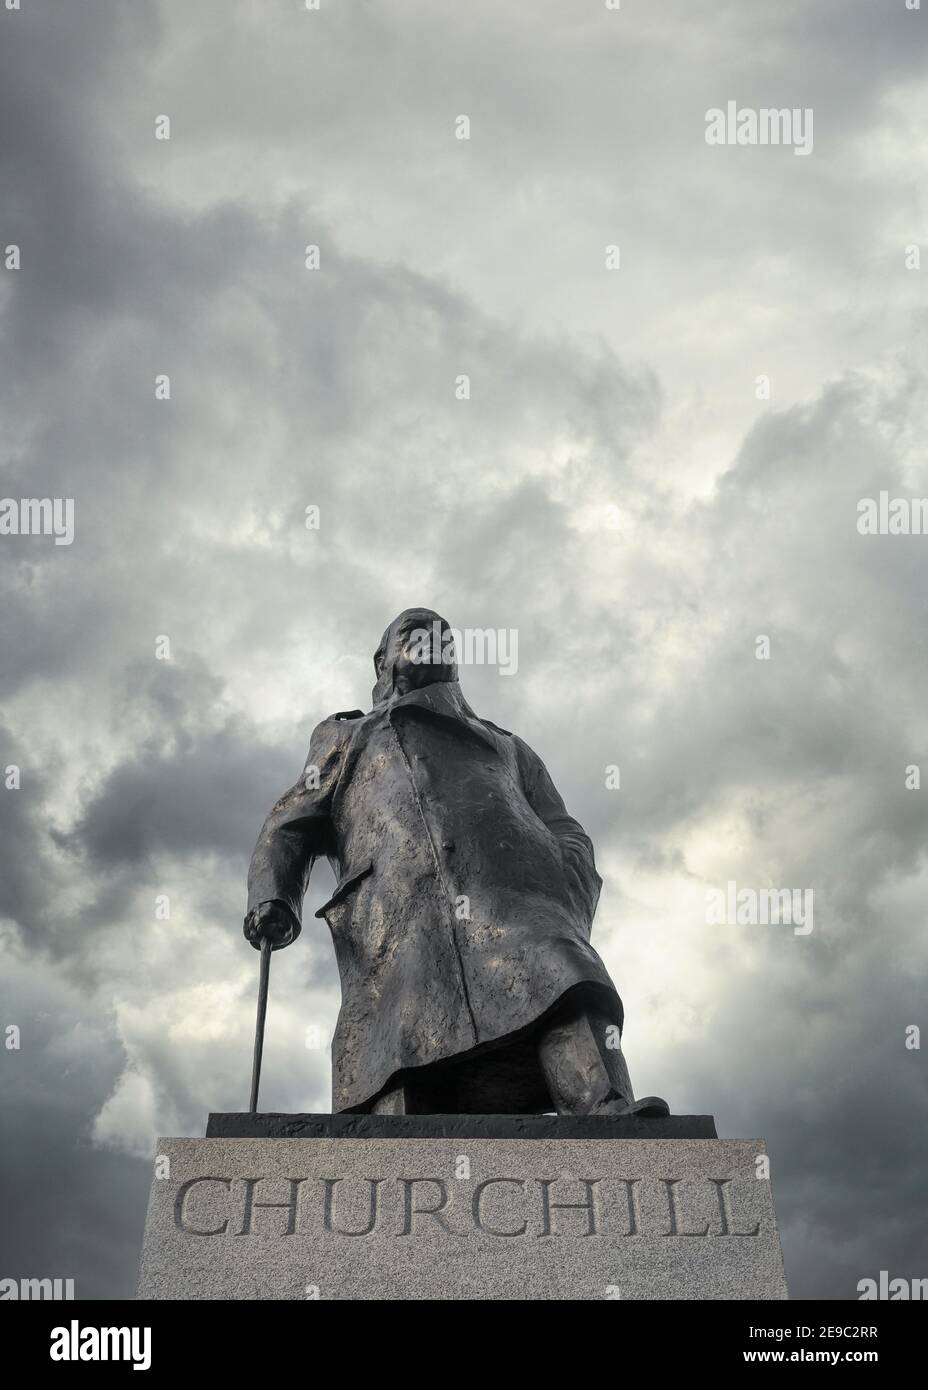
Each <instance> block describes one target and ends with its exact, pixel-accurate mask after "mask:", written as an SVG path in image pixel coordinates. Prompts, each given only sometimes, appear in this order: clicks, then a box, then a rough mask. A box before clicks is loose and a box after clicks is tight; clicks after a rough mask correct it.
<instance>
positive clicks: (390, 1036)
mask: <svg viewBox="0 0 928 1390" xmlns="http://www.w3.org/2000/svg"><path fill="white" fill-rule="evenodd" d="M436 624H437V625H438V626H437V627H436V626H435V625H436ZM423 632H433V633H435V634H436V636H435V638H434V639H433V642H432V645H431V646H429V647H427V648H426V650H425V654H423V647H422V639H421V636H420V634H422V633H423ZM438 633H440V634H441V642H440V643H439V642H438V640H437V634H438ZM449 642H450V631H449V629H448V625H447V624H446V623H445V622H444V620H443V619H441V618H439V616H438V615H437V614H436V613H434V612H432V611H431V610H430V609H409V610H407V611H406V612H404V613H401V614H400V616H399V617H398V618H396V619H395V620H394V622H392V623H391V624H390V626H389V627H388V628H387V630H386V632H385V633H384V635H383V638H382V640H381V643H380V646H379V647H378V649H377V652H376V654H375V657H374V667H375V671H376V674H377V682H376V685H375V686H374V690H373V708H372V709H371V711H370V713H369V714H364V713H363V712H362V711H361V710H352V711H350V712H348V713H341V714H335V715H333V716H332V717H331V718H329V719H325V720H323V722H322V723H321V724H320V725H319V726H318V727H317V728H316V730H315V732H314V733H313V736H312V741H311V744H310V749H309V756H308V758H307V760H306V765H305V768H304V771H303V774H302V776H301V777H300V779H299V781H298V782H297V783H296V785H295V786H294V787H292V788H291V789H290V791H288V792H286V793H285V794H284V796H282V797H281V799H280V800H279V801H278V802H277V804H276V805H275V806H274V808H273V809H272V811H271V813H270V815H269V816H268V818H267V820H266V821H265V823H264V826H263V828H262V830H261V834H260V835H259V837H258V843H257V845H256V847H255V851H254V855H253V857H252V861H251V868H250V871H249V876H248V915H247V916H246V918H245V935H246V937H247V938H248V940H249V941H251V942H252V944H253V945H255V946H260V944H261V940H262V938H263V937H268V938H269V939H270V940H271V942H272V945H273V947H274V949H275V950H278V949H280V948H281V947H282V946H286V945H288V944H289V943H290V942H291V941H293V940H295V938H296V937H297V936H298V934H299V932H300V929H301V914H302V904H303V896H304V894H305V892H306V887H307V883H308V881H309V875H310V871H311V869H312V865H313V862H314V861H315V859H316V858H318V857H319V856H325V857H327V858H328V859H329V861H330V863H332V865H333V868H334V870H335V872H336V874H337V877H338V881H337V886H336V888H335V891H334V893H333V894H332V896H331V897H330V899H329V901H328V902H327V903H326V904H325V906H324V907H322V908H320V910H319V912H317V914H316V916H317V917H323V918H324V919H325V921H326V922H327V924H328V926H329V929H330V931H331V933H332V939H333V942H334V946H335V953H336V958H337V960H338V968H339V973H340V976H341V984H342V1006H341V1011H340V1013H339V1018H338V1025H337V1028H336V1031H335V1037H334V1041H333V1045H332V1062H333V1088H332V1091H333V1094H332V1105H333V1110H335V1111H344V1110H356V1111H374V1112H376V1113H380V1114H409V1113H475V1114H476V1113H531V1112H533V1111H539V1112H541V1111H550V1110H557V1111H558V1112H560V1113H591V1114H595V1113H603V1114H624V1113H638V1114H645V1115H647V1114H654V1115H660V1114H666V1113H667V1107H666V1105H665V1104H664V1102H662V1101H659V1100H656V1099H655V1098H654V1097H650V1098H648V1099H647V1100H646V1101H641V1102H638V1103H637V1105H636V1104H634V1102H633V1097H632V1090H631V1084H630V1082H629V1079H628V1072H627V1069H626V1067H625V1061H624V1057H623V1054H622V1051H621V1048H620V1046H619V1033H620V1030H621V1025H622V1004H621V1000H620V999H619V996H618V993H617V992H616V989H615V987H614V985H613V983H612V981H611V980H610V978H609V975H608V973H607V972H606V969H605V967H604V965H603V963H602V961H601V960H600V958H599V956H598V955H597V954H596V951H595V950H594V949H593V947H592V946H591V945H590V928H591V924H592V920H593V914H594V912H595V910H596V903H597V899H598V897H599V891H600V887H601V879H600V877H599V874H598V873H597V871H596V864H595V862H594V858H593V846H592V844H591V843H590V840H589V838H588V836H587V835H586V834H585V832H584V830H583V828H582V826H581V825H579V824H578V822H577V821H576V820H574V819H573V817H572V816H570V815H569V814H568V812H567V810H566V808H565V806H564V803H563V801H562V800H561V797H560V796H559V794H558V792H557V790H556V788H555V786H554V783H553V782H552V780H551V778H550V776H549V775H548V772H547V770H546V769H545V766H544V764H543V763H542V761H541V759H540V758H539V757H538V755H537V754H536V753H534V752H533V751H532V750H531V748H529V746H528V745H527V744H526V743H524V742H523V740H522V739H520V738H519V737H517V736H516V735H514V734H511V733H509V732H508V731H507V730H505V729H501V728H499V727H498V726H497V725H495V724H492V723H490V721H489V720H485V719H479V718H478V717H477V716H476V715H475V714H474V712H473V710H472V709H471V708H470V706H469V705H468V703H467V701H466V700H465V699H464V696H463V695H462V693H461V688H460V685H459V682H458V670H457V665H456V664H455V663H454V662H453V661H448V660H447V659H443V657H445V658H447V653H448V643H449Z"/></svg>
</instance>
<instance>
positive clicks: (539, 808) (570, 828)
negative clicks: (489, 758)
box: [515, 737, 603, 922]
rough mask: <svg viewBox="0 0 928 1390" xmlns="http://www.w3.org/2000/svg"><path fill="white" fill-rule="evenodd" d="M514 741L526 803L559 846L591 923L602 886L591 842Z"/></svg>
mask: <svg viewBox="0 0 928 1390" xmlns="http://www.w3.org/2000/svg"><path fill="white" fill-rule="evenodd" d="M515 742H516V749H517V753H518V760H519V771H520V774H521V777H522V789H523V791H524V792H525V796H526V800H527V801H528V804H529V805H530V806H531V808H532V810H533V811H534V812H535V815H536V816H538V818H539V820H541V821H543V822H544V824H545V825H546V826H547V827H548V829H549V830H550V831H551V833H552V835H553V836H554V837H555V839H556V840H557V842H558V844H559V845H560V850H561V858H562V860H563V862H564V869H565V872H566V874H567V876H568V879H569V881H570V883H571V885H572V887H573V891H574V897H575V898H576V899H577V900H578V906H579V907H580V908H581V909H582V911H583V913H584V915H585V917H586V918H587V920H588V921H589V922H592V920H593V914H594V912H595V911H596V904H597V902H598V901H599V892H600V889H601V888H602V885H603V881H602V879H601V878H600V876H599V874H598V873H597V871H596V861H595V859H594V857H593V843H592V841H591V840H590V837H589V835H587V833H586V831H585V830H584V829H583V826H582V825H581V824H580V822H579V821H577V820H574V818H573V816H571V815H570V814H569V813H568V811H567V807H566V806H565V805H564V802H563V800H562V798H561V795H560V793H559V791H558V789H557V787H556V786H555V785H554V783H553V782H552V780H551V776H550V774H549V772H548V769H547V768H546V767H545V765H544V763H543V762H542V761H541V759H540V758H539V756H538V754H537V753H535V752H533V750H532V749H531V748H529V746H528V744H527V743H525V742H524V740H523V739H520V738H518V737H516V739H515Z"/></svg>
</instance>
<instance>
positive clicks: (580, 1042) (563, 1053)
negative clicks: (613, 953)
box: [538, 1006, 634, 1115]
mask: <svg viewBox="0 0 928 1390" xmlns="http://www.w3.org/2000/svg"><path fill="white" fill-rule="evenodd" d="M538 1059H539V1062H540V1064H541V1070H542V1073H543V1075H544V1078H545V1082H546V1084H547V1087H548V1091H549V1093H550V1095H551V1103H552V1105H553V1106H554V1109H555V1110H556V1111H557V1113H558V1114H559V1115H589V1114H593V1113H597V1114H609V1112H610V1111H612V1110H621V1108H622V1107H623V1106H625V1105H628V1104H629V1103H630V1102H631V1101H632V1100H634V1093H633V1091H632V1083H631V1079H630V1078H629V1075H628V1066H627V1065H626V1062H625V1056H624V1054H623V1052H622V1049H621V1047H620V1045H619V1028H618V1025H617V1024H616V1023H615V1022H614V1020H612V1019H610V1018H609V1017H608V1016H607V1015H606V1014H604V1013H601V1012H599V1010H597V1009H596V1008H595V1007H593V1008H591V1007H589V1006H586V1007H581V1008H579V1009H578V1010H577V1011H576V1012H574V1013H571V1014H568V1015H567V1016H566V1017H562V1018H559V1019H557V1020H556V1021H555V1022H553V1023H551V1024H549V1025H548V1027H547V1028H545V1029H544V1031H543V1032H542V1034H541V1036H540V1038H539V1041H538Z"/></svg>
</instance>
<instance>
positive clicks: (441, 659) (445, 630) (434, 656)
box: [392, 608, 455, 690]
mask: <svg viewBox="0 0 928 1390" xmlns="http://www.w3.org/2000/svg"><path fill="white" fill-rule="evenodd" d="M392 657H393V668H394V681H393V684H394V689H396V690H416V689H419V688H420V687H422V686H424V685H433V684H434V683H435V682H436V681H450V680H454V677H455V668H454V639H453V637H452V635H451V629H450V628H449V626H448V624H447V623H446V622H445V620H444V618H442V617H440V616H439V614H438V613H433V612H432V611H431V609H428V608H417V609H412V610H410V612H408V613H404V614H403V615H402V618H401V619H400V621H399V623H398V624H397V626H396V628H395V630H394V633H393V649H392Z"/></svg>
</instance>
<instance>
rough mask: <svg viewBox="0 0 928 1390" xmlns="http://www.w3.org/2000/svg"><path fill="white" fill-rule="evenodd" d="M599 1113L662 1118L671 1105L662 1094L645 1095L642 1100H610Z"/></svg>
mask: <svg viewBox="0 0 928 1390" xmlns="http://www.w3.org/2000/svg"><path fill="white" fill-rule="evenodd" d="M594 1113H595V1114H597V1115H634V1116H636V1117H637V1118H638V1119H642V1120H660V1119H663V1117H664V1116H665V1115H669V1114H670V1106H669V1105H668V1104H667V1102H666V1101H665V1100H661V1098H660V1096H643V1097H642V1098H641V1100H632V1101H625V1100H619V1101H615V1100H614V1101H609V1102H608V1103H607V1104H606V1105H603V1106H601V1107H600V1108H598V1109H597V1110H596V1111H594Z"/></svg>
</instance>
